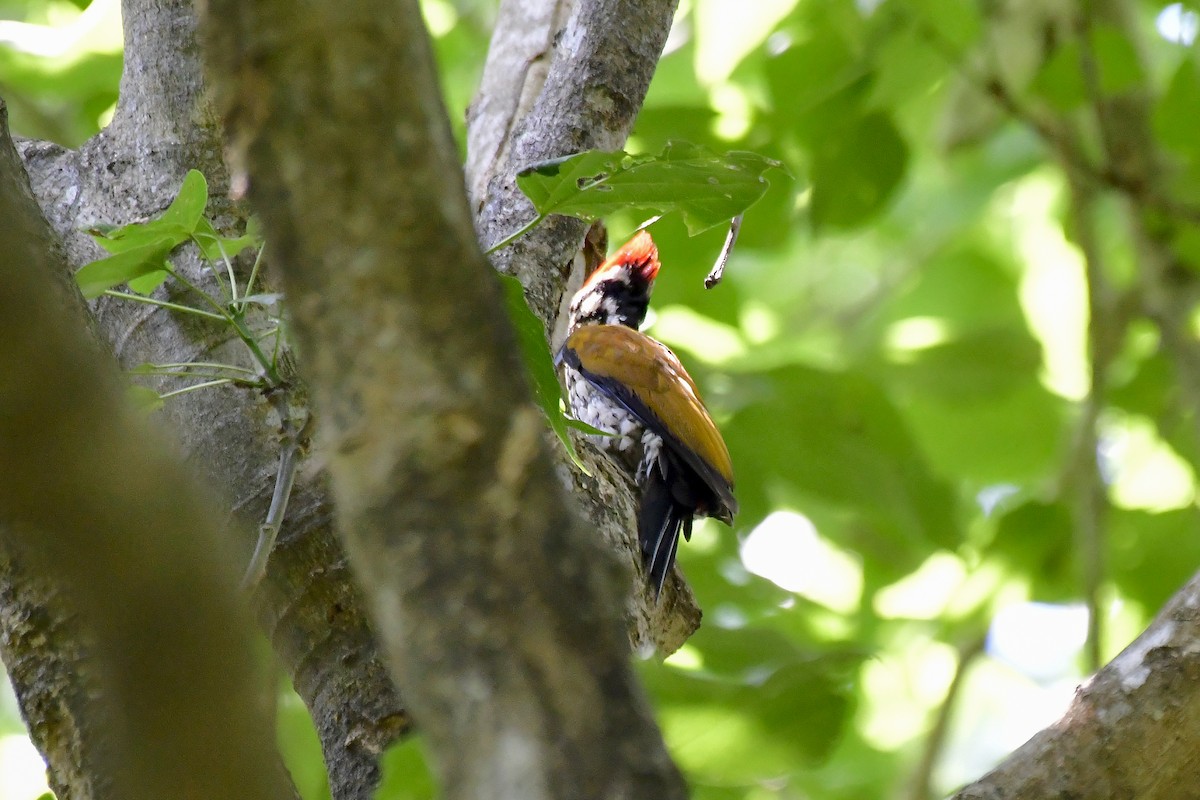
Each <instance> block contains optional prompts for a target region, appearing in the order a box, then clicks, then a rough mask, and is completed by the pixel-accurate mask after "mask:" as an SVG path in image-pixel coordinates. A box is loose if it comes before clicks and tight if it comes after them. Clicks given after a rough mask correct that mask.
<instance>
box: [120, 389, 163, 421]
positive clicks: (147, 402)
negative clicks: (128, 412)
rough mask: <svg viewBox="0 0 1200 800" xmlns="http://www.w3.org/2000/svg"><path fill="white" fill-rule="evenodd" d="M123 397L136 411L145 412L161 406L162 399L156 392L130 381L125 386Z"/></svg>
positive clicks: (147, 412) (155, 409)
mask: <svg viewBox="0 0 1200 800" xmlns="http://www.w3.org/2000/svg"><path fill="white" fill-rule="evenodd" d="M125 399H126V400H128V401H129V403H130V404H131V405H132V406H133V407H134V408H136V409H137V410H138V411H141V412H144V413H146V414H149V413H150V412H151V411H157V410H158V409H160V408H162V407H163V399H162V398H161V397H159V396H158V392H156V391H154V390H153V389H151V388H150V387H148V386H142V385H140V384H136V383H131V384H129V385H128V386H127V387H126V388H125Z"/></svg>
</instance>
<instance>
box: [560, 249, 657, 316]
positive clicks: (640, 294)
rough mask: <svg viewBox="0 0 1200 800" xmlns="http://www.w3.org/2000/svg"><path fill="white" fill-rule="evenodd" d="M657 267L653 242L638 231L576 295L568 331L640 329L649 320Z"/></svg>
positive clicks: (600, 267)
mask: <svg viewBox="0 0 1200 800" xmlns="http://www.w3.org/2000/svg"><path fill="white" fill-rule="evenodd" d="M658 266H659V264H658V248H657V247H656V246H655V244H654V240H653V239H651V238H650V234H649V233H647V232H646V231H638V232H637V234H635V235H634V237H633V238H632V239H630V240H629V241H628V242H626V243H625V244H623V245H621V248H620V249H619V250H617V252H615V253H613V254H612V255H611V256H609V258H608V260H607V261H605V262H604V263H603V264H601V265H600V266H599V267H597V268H596V271H595V272H593V273H592V274H591V275H589V276H588V279H587V280H586V281H584V283H583V286H582V287H581V288H580V289H579V291H578V292H576V293H575V297H573V298H572V299H571V306H570V315H571V318H570V325H569V327H568V330H569V331H574V330H575V329H577V328H580V327H582V326H584V325H624V326H625V327H627V328H633V329H634V330H637V328H638V327H640V326H641V324H642V321H643V320H644V319H645V318H646V308H647V307H648V306H649V305H650V292H651V291H653V289H654V279H655V277H657V276H658Z"/></svg>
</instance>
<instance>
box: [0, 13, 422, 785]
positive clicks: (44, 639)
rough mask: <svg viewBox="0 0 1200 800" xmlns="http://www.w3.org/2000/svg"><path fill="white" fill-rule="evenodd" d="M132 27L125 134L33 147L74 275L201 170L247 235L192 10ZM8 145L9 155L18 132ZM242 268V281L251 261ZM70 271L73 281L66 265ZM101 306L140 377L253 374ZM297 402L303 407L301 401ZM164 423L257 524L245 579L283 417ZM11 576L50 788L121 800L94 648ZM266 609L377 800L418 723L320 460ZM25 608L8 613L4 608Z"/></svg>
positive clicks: (173, 407) (183, 329) (243, 549)
mask: <svg viewBox="0 0 1200 800" xmlns="http://www.w3.org/2000/svg"><path fill="white" fill-rule="evenodd" d="M123 17H124V25H125V72H124V76H123V79H122V83H121V99H120V103H119V106H118V109H117V113H116V116H115V117H114V119H113V122H112V124H111V125H110V126H109V127H108V128H107V129H106V130H104V131H103V132H101V133H100V134H99V135H97V136H95V137H93V138H92V139H91V140H89V141H88V142H87V143H85V144H84V145H83V146H82V147H80V148H79V149H78V150H65V149H63V148H61V147H59V146H57V145H54V144H51V143H46V142H35V141H23V142H20V143H19V146H20V150H21V153H22V155H23V157H24V160H25V166H26V168H27V170H28V172H29V177H30V180H31V182H32V184H33V188H34V191H35V193H36V195H37V198H38V201H39V203H40V204H41V206H42V210H43V213H44V214H45V216H46V218H47V219H48V220H49V221H50V224H51V225H52V227H53V228H54V230H55V231H56V232H57V233H58V235H59V236H61V237H62V240H63V243H64V244H65V251H66V254H67V262H68V263H69V265H70V268H71V269H75V268H78V267H79V266H81V265H83V264H85V263H87V262H89V261H91V260H92V259H94V258H98V257H100V256H101V255H103V253H102V252H101V251H100V250H99V249H98V248H97V247H96V246H95V245H94V244H93V243H92V242H91V240H90V239H89V237H87V236H86V235H84V234H83V233H82V231H83V230H85V229H86V228H88V227H90V226H92V225H94V224H96V223H113V224H122V223H126V222H131V221H135V220H138V219H143V218H145V217H147V216H150V215H152V214H156V213H158V212H160V211H161V210H162V209H163V208H165V207H166V205H167V204H168V203H169V202H170V200H171V198H172V196H173V194H174V192H175V191H176V190H177V189H178V187H179V184H180V182H181V181H182V179H183V175H184V174H185V173H186V171H187V170H188V169H189V168H196V169H199V170H201V171H202V172H204V174H205V175H206V176H207V177H208V180H209V184H210V194H211V196H212V198H213V200H212V205H211V206H210V214H212V215H214V216H215V218H216V222H217V225H218V227H219V228H221V229H222V230H226V231H236V230H238V229H240V227H241V226H242V225H243V224H244V222H245V215H246V213H247V209H246V208H245V207H243V206H239V205H235V204H231V203H230V202H229V201H228V200H227V199H226V194H227V187H228V177H227V172H226V169H225V167H224V164H223V162H222V152H223V146H222V144H221V137H220V131H219V129H218V125H217V120H216V116H215V114H214V113H213V112H212V109H211V107H210V106H209V104H208V102H207V100H206V92H205V90H204V84H203V80H202V72H201V67H200V61H199V45H198V42H197V40H196V32H195V26H196V21H195V19H196V18H195V15H194V12H193V9H192V5H191V2H190V1H189V0H127V2H126V3H125V4H124V7H123ZM0 136H2V138H3V140H4V142H7V141H8V133H7V128H4V129H3V131H2V132H0ZM9 166H13V165H9ZM47 252H50V250H49V249H48V250H47ZM173 261H174V263H175V265H176V267H177V268H179V269H180V270H182V271H183V272H184V273H185V274H187V275H188V277H189V279H190V280H192V281H193V282H196V283H198V284H200V285H202V286H205V287H208V288H210V289H212V288H213V286H212V282H211V276H209V275H207V274H206V273H205V272H204V271H203V270H202V269H201V267H200V265H199V264H198V262H197V260H196V258H195V254H194V253H191V252H186V251H185V252H184V253H182V254H181V255H179V256H178V257H175V258H173ZM235 266H237V267H238V268H239V269H240V270H242V271H241V272H240V275H241V277H242V279H244V278H245V275H246V273H245V271H244V270H245V268H246V267H247V266H248V265H247V264H244V263H238V264H235ZM59 269H60V271H61V277H62V278H63V280H64V282H66V281H68V280H69V278H68V277H67V273H66V271H65V270H64V269H63V266H62V264H60V266H59ZM160 296H163V297H168V296H169V299H171V300H173V301H175V302H181V303H185V304H195V302H196V300H195V298H194V297H190V296H189V295H188V294H187V293H186V292H184V291H182V290H181V289H179V288H178V287H173V288H164V289H162V290H160ZM93 309H94V312H95V319H96V324H95V328H96V330H97V332H98V333H99V335H100V336H101V337H102V338H103V340H104V341H105V342H107V343H108V345H109V346H110V347H111V348H112V350H113V351H115V353H116V354H117V356H118V358H119V359H120V361H121V363H122V364H123V365H124V366H126V367H131V366H134V365H137V364H140V363H143V362H182V361H190V360H205V361H233V363H243V364H244V363H245V357H244V355H243V354H242V351H241V349H240V345H239V344H238V343H237V342H234V341H232V337H231V336H230V334H229V332H228V331H227V330H226V329H224V328H223V327H221V326H213V325H208V324H197V323H196V322H195V321H194V320H193V319H191V318H187V317H183V316H181V315H179V314H176V313H172V312H169V311H163V310H160V309H152V308H149V307H146V306H141V305H136V304H133V303H128V302H123V301H117V300H110V299H102V300H100V301H98V302H97V303H95V304H93ZM67 310H69V309H68V308H67V307H66V306H64V313H66V311H67ZM294 396H295V397H294V399H295V401H296V404H297V405H301V406H302V404H303V403H304V398H303V396H302V393H299V392H295V393H294ZM157 416H159V417H161V418H162V421H163V422H165V424H166V426H167V427H169V428H170V431H171V435H172V438H173V439H175V440H176V441H177V442H178V446H179V447H180V449H181V450H182V451H183V453H184V454H185V455H186V457H187V458H188V461H189V463H190V465H191V466H192V467H193V468H194V469H196V470H198V471H200V472H201V473H202V474H203V475H204V476H205V477H206V478H207V479H208V481H209V483H210V484H211V485H212V486H214V487H216V488H217V490H218V491H219V493H220V497H219V498H218V499H217V502H216V503H215V505H214V507H213V509H212V510H210V511H209V512H208V513H209V514H210V515H215V516H217V517H218V518H221V517H224V516H226V515H227V514H228V513H229V510H230V509H233V511H234V512H235V515H236V518H237V519H238V520H239V521H240V522H242V523H243V526H242V527H240V528H239V530H240V531H242V533H243V535H245V536H246V539H245V540H244V541H242V542H240V545H239V546H240V551H239V552H238V553H235V554H234V555H233V556H232V563H234V564H236V565H239V566H240V565H244V564H245V562H246V560H247V559H248V557H249V553H250V550H251V548H252V545H253V541H252V538H253V537H252V535H251V533H250V531H252V530H253V527H254V526H256V525H257V524H259V523H261V522H262V520H263V518H264V516H265V514H266V509H267V506H268V503H269V500H270V496H271V490H272V487H273V484H274V481H275V472H276V467H277V463H278V457H279V447H280V442H279V431H280V420H279V417H278V415H277V412H276V410H275V408H274V406H273V405H272V404H271V403H268V402H267V401H266V400H265V399H264V398H262V397H261V396H259V395H258V394H256V393H253V392H249V391H244V390H238V389H224V388H222V389H216V390H208V391H203V392H195V393H192V394H188V395H184V396H182V397H180V398H177V399H175V400H172V401H169V402H168V405H167V406H166V408H165V409H164V411H162V412H158V415H157ZM20 566H22V567H23V566H24V565H20ZM0 567H5V568H3V569H0V596H3V597H5V598H12V602H13V603H14V604H15V607H18V608H21V609H24V610H23V611H21V613H20V614H11V613H5V614H0V641H3V642H5V647H4V650H3V651H2V652H0V654H2V655H3V657H4V661H5V664H6V665H7V667H8V670H9V674H10V677H11V678H12V681H13V684H14V688H15V689H16V692H17V695H18V698H19V699H20V702H21V708H22V713H23V714H24V716H25V719H26V722H27V723H28V725H29V727H30V730H31V732H32V733H33V736H34V741H35V742H36V743H37V745H38V747H39V748H40V749H41V751H42V753H43V754H44V755H45V756H46V758H47V761H48V762H49V765H50V774H51V780H52V784H53V785H54V787H55V789H56V791H58V792H59V797H60V798H62V800H66V799H67V798H72V799H74V798H89V797H105V796H111V793H110V792H104V791H101V788H102V787H96V786H91V785H88V784H86V783H85V782H84V781H83V780H82V776H84V775H86V774H89V773H90V770H89V769H87V764H88V763H90V756H89V755H88V742H87V739H88V736H87V735H86V734H87V733H88V732H89V730H90V728H89V725H90V724H91V723H89V721H88V720H86V719H84V718H83V713H84V712H83V711H82V706H81V705H80V704H79V703H76V702H75V701H76V700H78V699H82V698H86V697H87V696H88V694H89V693H90V685H89V684H88V682H87V676H88V674H89V669H88V665H87V663H86V658H85V655H86V653H87V652H88V651H89V648H88V647H87V645H86V643H85V642H84V641H83V640H82V639H80V638H79V637H78V636H76V634H75V633H74V632H73V631H74V630H75V628H74V627H73V626H72V619H71V617H70V615H69V614H67V613H65V612H64V610H63V609H62V608H61V607H60V606H58V605H56V602H57V601H56V597H55V596H54V595H53V594H52V593H49V592H48V591H47V590H46V589H45V588H44V587H43V586H42V584H41V583H39V582H38V581H37V580H35V575H34V573H33V572H32V571H31V570H29V569H25V568H22V569H18V568H17V567H18V565H17V564H15V563H13V562H6V561H4V560H3V559H0ZM253 601H254V608H255V611H256V613H257V616H258V618H259V621H260V624H261V625H262V627H263V628H264V630H265V631H266V633H267V635H268V636H269V637H270V639H271V642H272V644H273V646H274V649H275V652H276V655H277V656H278V658H279V660H280V662H281V663H282V666H283V668H284V669H285V670H286V671H287V672H288V674H289V676H290V677H291V679H292V682H293V684H294V685H295V687H296V689H297V691H298V692H299V693H300V695H301V697H302V698H303V699H304V701H305V702H306V703H307V705H308V707H309V709H310V711H311V712H312V715H313V720H314V722H315V724H316V726H317V731H318V733H319V735H320V737H321V743H322V747H323V750H324V754H325V758H326V764H327V767H328V770H329V776H330V787H331V790H332V793H333V796H334V798H337V799H338V800H342V799H343V798H354V799H356V800H357V798H363V799H364V800H365V799H366V798H369V797H370V796H371V794H372V791H373V787H374V786H375V784H376V783H377V781H378V776H379V770H378V758H377V757H378V755H379V753H380V752H381V751H382V750H383V748H384V747H386V745H387V744H388V743H389V742H391V741H393V740H394V739H395V738H396V737H397V736H398V735H400V734H401V733H402V732H403V731H405V730H407V728H408V720H407V717H406V716H405V715H404V712H403V707H402V705H401V702H400V699H399V696H398V694H397V692H396V690H395V688H394V685H393V683H392V681H391V679H390V676H388V675H387V673H386V670H385V669H384V668H383V666H382V660H381V658H380V656H379V653H378V650H377V647H376V644H375V640H374V637H373V634H372V632H371V630H370V628H369V626H368V623H367V621H366V616H365V614H364V612H363V608H362V602H361V599H360V597H359V594H358V591H357V589H356V588H355V586H354V584H353V581H352V580H351V578H350V574H349V569H348V567H347V565H346V560H345V557H344V554H343V553H342V549H341V545H340V543H339V542H338V540H337V538H336V537H335V536H334V535H333V529H332V515H331V512H330V508H329V501H328V498H327V491H326V488H325V485H324V479H323V477H322V467H321V465H320V464H319V463H317V462H316V460H315V459H312V458H306V459H305V460H304V461H303V462H302V463H301V466H300V471H299V476H298V480H297V484H296V488H295V491H294V493H293V496H292V502H291V505H290V506H289V511H288V515H287V517H286V519H285V523H284V526H283V530H282V531H281V533H280V538H279V541H278V543H277V545H276V548H275V550H274V552H273V554H272V557H271V560H270V563H269V568H268V571H267V575H266V577H265V579H264V580H263V581H262V583H261V584H260V585H259V586H258V587H257V589H256V590H255V591H254V592H253ZM12 607H14V606H9V605H8V603H6V611H7V610H9V609H11V608H12ZM40 631H44V632H46V633H50V632H53V635H39V632H40ZM81 764H82V765H83V766H82V767H81V766H80V765H81Z"/></svg>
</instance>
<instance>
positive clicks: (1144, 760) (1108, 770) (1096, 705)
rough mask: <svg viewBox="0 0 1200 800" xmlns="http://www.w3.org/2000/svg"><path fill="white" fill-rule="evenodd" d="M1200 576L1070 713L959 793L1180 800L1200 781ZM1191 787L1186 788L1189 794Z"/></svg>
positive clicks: (961, 797) (988, 798)
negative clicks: (1199, 683)
mask: <svg viewBox="0 0 1200 800" xmlns="http://www.w3.org/2000/svg"><path fill="white" fill-rule="evenodd" d="M1197 681H1200V575H1197V576H1196V577H1194V578H1192V580H1191V581H1190V582H1189V583H1188V584H1187V586H1185V587H1183V589H1182V590H1181V591H1180V592H1179V593H1178V594H1177V595H1175V597H1174V598H1173V599H1172V600H1171V602H1170V603H1168V604H1167V606H1166V607H1165V608H1164V609H1163V610H1162V611H1161V612H1160V613H1159V615H1158V617H1157V618H1156V619H1155V620H1154V622H1153V623H1151V625H1150V627H1149V628H1147V629H1146V631H1145V633H1143V634H1142V635H1141V636H1139V637H1138V638H1137V639H1136V640H1135V641H1134V642H1133V644H1131V645H1129V647H1127V648H1125V650H1124V651H1123V652H1122V653H1121V654H1120V655H1118V656H1117V657H1116V658H1114V659H1113V660H1112V661H1111V662H1110V663H1109V664H1108V666H1106V667H1105V668H1104V669H1102V670H1100V672H1098V673H1096V675H1095V676H1094V677H1093V678H1092V679H1091V680H1090V681H1088V682H1087V683H1086V684H1084V685H1083V686H1081V687H1080V688H1079V690H1078V691H1077V692H1076V694H1075V700H1074V702H1073V703H1072V704H1071V707H1070V709H1068V710H1067V713H1066V714H1065V715H1064V716H1063V717H1062V719H1060V720H1059V721H1058V722H1056V723H1055V724H1053V725H1051V726H1050V727H1049V728H1046V729H1045V730H1044V731H1042V732H1041V733H1039V734H1037V735H1036V736H1034V737H1033V738H1032V739H1030V740H1029V741H1028V742H1026V743H1025V744H1024V745H1022V746H1021V747H1020V748H1019V749H1018V750H1017V751H1016V752H1014V753H1013V754H1012V755H1011V756H1009V757H1008V759H1006V760H1005V761H1004V763H1003V764H1001V765H1000V766H999V767H997V768H996V769H994V770H992V771H991V772H989V773H988V774H987V775H985V776H984V777H983V778H981V779H980V780H978V781H976V782H975V783H973V784H971V785H970V786H967V787H966V788H964V789H962V790H960V791H959V792H958V793H957V794H956V795H954V798H953V800H1001V798H1008V797H1028V798H1039V797H1045V798H1050V797H1072V798H1078V799H1079V800H1091V799H1092V798H1094V799H1095V800H1101V798H1105V799H1107V798H1113V797H1136V798H1138V800H1176V798H1179V797H1181V796H1186V791H1185V789H1184V787H1194V786H1197V785H1200V758H1197V755H1196V754H1197V753H1200V692H1197V691H1196V690H1195V687H1196V685H1197ZM1181 792H1183V794H1181Z"/></svg>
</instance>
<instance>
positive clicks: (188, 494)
mask: <svg viewBox="0 0 1200 800" xmlns="http://www.w3.org/2000/svg"><path fill="white" fill-rule="evenodd" d="M6 161H9V162H10V163H8V164H7V166H9V167H11V166H12V164H11V158H9V159H6ZM3 177H4V178H5V179H6V180H5V188H6V189H7V190H6V191H0V242H2V244H3V249H4V251H5V252H6V253H7V254H8V256H7V264H8V269H7V270H6V271H5V280H4V282H3V285H2V286H0V373H2V374H4V375H5V389H4V391H2V392H0V442H3V443H4V446H3V447H0V474H4V475H5V476H6V477H5V480H4V481H2V482H0V508H3V509H4V515H5V522H6V526H5V529H4V536H5V539H6V545H7V546H8V547H11V548H13V549H14V550H15V551H16V552H18V553H19V554H20V555H21V557H22V558H25V557H28V558H29V559H30V560H31V561H32V562H34V563H35V564H36V566H37V568H38V569H39V571H42V572H43V573H44V574H46V575H47V576H48V577H49V579H50V581H51V582H52V583H54V584H55V585H56V586H57V590H56V591H60V592H62V593H63V595H64V597H65V602H67V603H69V604H70V607H72V608H73V609H74V610H75V612H76V614H77V615H78V620H79V625H80V626H81V627H82V628H84V629H86V630H87V631H88V632H89V633H90V642H91V644H92V645H93V646H94V648H95V650H94V652H93V653H92V654H91V655H92V656H94V657H95V659H96V662H95V664H96V673H97V684H98V685H99V687H100V688H101V690H102V692H101V694H100V696H98V697H96V698H94V699H92V700H91V701H90V702H91V703H92V704H94V705H93V708H95V709H96V710H97V711H98V712H100V713H102V714H103V716H102V717H101V718H100V719H101V724H103V725H104V730H105V739H106V742H105V744H106V746H105V748H104V751H103V752H102V753H101V754H100V756H101V759H102V764H103V766H102V768H101V770H100V772H101V774H102V775H103V776H105V777H107V778H110V779H111V780H112V783H113V790H114V795H115V796H124V797H130V798H138V797H144V798H161V797H167V796H172V795H176V794H179V793H181V792H182V793H183V794H184V795H186V796H190V797H233V796H241V795H249V796H253V797H263V798H271V797H276V798H284V797H288V796H289V795H290V792H289V790H288V787H287V786H286V783H284V782H283V781H282V780H280V775H279V773H278V772H277V771H276V770H275V769H274V768H273V766H272V765H273V764H274V763H275V760H274V754H273V747H272V745H271V734H270V730H271V722H270V720H269V719H267V718H266V715H265V714H264V713H263V709H262V707H261V705H260V704H259V703H258V702H257V700H256V698H257V695H258V693H259V691H260V689H261V683H259V682H258V681H256V680H255V676H256V675H258V674H259V673H258V670H256V668H255V664H254V659H253V655H252V642H253V640H252V637H251V632H250V625H249V622H250V621H249V614H248V613H247V610H246V609H244V608H242V607H241V605H240V603H239V602H238V600H239V599H240V598H238V596H237V594H236V592H235V586H236V578H235V574H234V573H233V572H232V570H231V569H230V566H231V563H232V561H231V559H229V558H228V557H227V555H228V551H227V546H228V540H227V538H226V537H227V533H226V531H224V530H222V528H221V526H220V525H219V524H218V523H217V522H216V521H215V518H214V517H213V515H212V514H211V513H210V509H211V505H210V503H211V500H210V498H208V497H207V496H205V494H204V493H203V492H202V491H201V490H200V489H199V487H198V486H196V485H195V484H194V482H193V480H192V479H191V477H190V476H189V475H188V474H187V473H186V471H185V470H184V469H183V468H182V466H181V465H180V464H178V463H177V462H176V461H175V460H174V459H173V458H172V457H171V455H170V454H169V451H168V449H167V447H166V446H165V445H164V444H163V443H162V442H161V441H159V440H158V438H157V437H156V436H154V435H152V433H151V432H150V431H149V430H148V429H147V426H146V424H145V421H144V420H142V419H139V418H137V417H135V416H134V414H133V412H132V411H131V410H130V409H129V408H128V407H127V406H126V405H125V403H124V402H123V396H122V392H123V388H122V385H121V384H120V383H119V381H118V380H117V374H116V370H115V369H114V365H112V363H111V361H110V360H108V359H106V358H105V357H104V356H103V354H102V353H100V352H98V351H97V350H96V348H95V347H94V346H93V345H92V344H91V343H90V342H89V340H88V337H87V335H86V334H85V333H84V331H83V328H82V326H81V325H79V324H78V323H74V324H72V323H64V322H63V320H64V318H65V319H69V318H70V316H71V314H70V312H71V306H72V303H71V301H70V300H69V299H68V296H67V295H66V294H65V293H64V291H63V287H62V283H61V279H60V278H58V277H56V272H55V269H56V267H57V266H60V265H56V264H54V263H53V260H54V258H53V253H54V250H53V249H51V248H47V247H46V235H45V233H46V230H45V224H44V220H43V219H42V217H41V215H40V213H39V211H38V209H37V206H36V205H35V204H34V203H33V202H32V198H31V196H30V195H31V193H30V192H29V191H28V189H26V190H25V191H24V192H19V191H12V188H13V187H15V186H17V182H18V180H19V179H20V177H19V176H16V175H13V174H12V173H11V172H10V171H6V172H5V173H4V175H3ZM114 465H119V469H118V468H114ZM167 533H169V534H170V535H164V534H167ZM223 556H224V557H223ZM10 574H11V573H10ZM26 619H27V617H26ZM260 677H261V676H260ZM102 782H104V778H100V779H99V780H98V781H94V783H93V787H94V786H95V785H97V784H99V783H102Z"/></svg>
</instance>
